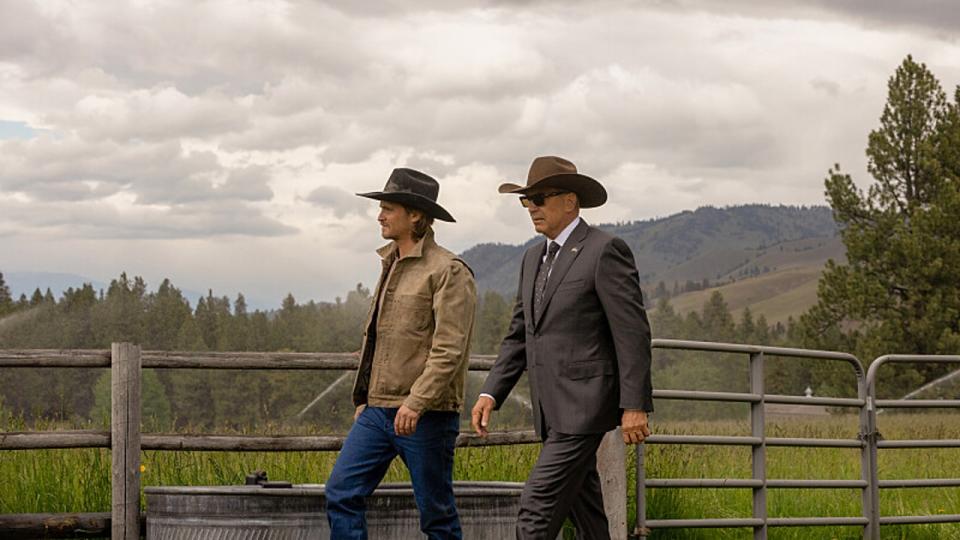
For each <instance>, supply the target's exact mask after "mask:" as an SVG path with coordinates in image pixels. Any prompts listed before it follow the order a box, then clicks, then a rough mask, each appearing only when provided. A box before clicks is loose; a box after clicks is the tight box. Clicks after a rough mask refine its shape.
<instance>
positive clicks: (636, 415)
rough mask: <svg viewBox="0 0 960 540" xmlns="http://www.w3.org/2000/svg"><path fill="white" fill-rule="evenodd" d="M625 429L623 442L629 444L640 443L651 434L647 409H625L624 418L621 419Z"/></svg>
mask: <svg viewBox="0 0 960 540" xmlns="http://www.w3.org/2000/svg"><path fill="white" fill-rule="evenodd" d="M620 426H621V428H622V429H623V442H625V443H627V444H639V443H642V442H643V440H644V439H646V438H647V437H649V436H650V426H649V425H647V413H646V411H640V410H635V409H626V410H624V411H623V418H622V419H621V421H620Z"/></svg>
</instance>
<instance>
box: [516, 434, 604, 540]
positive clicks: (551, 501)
mask: <svg viewBox="0 0 960 540" xmlns="http://www.w3.org/2000/svg"><path fill="white" fill-rule="evenodd" d="M604 435H605V434H604V433H594V434H588V435H569V434H565V433H557V432H555V431H551V430H549V429H547V430H546V438H545V439H544V441H543V449H542V450H541V451H540V457H539V458H537V463H536V464H535V465H534V466H533V470H532V471H531V472H530V477H529V478H528V479H527V482H526V484H525V485H524V488H523V494H522V495H521V496H520V513H519V515H518V516H517V538H518V539H519V540H553V539H555V538H556V537H557V534H558V533H559V532H560V529H561V528H562V527H563V522H564V520H565V519H566V518H567V517H569V518H570V520H571V521H573V525H574V526H575V527H576V529H577V538H578V539H585V540H587V539H588V540H597V539H600V540H609V538H610V530H609V526H608V524H607V516H606V514H605V513H604V510H603V493H602V492H601V489H600V475H599V474H598V473H597V449H598V448H599V447H600V442H601V441H602V440H603V436H604Z"/></svg>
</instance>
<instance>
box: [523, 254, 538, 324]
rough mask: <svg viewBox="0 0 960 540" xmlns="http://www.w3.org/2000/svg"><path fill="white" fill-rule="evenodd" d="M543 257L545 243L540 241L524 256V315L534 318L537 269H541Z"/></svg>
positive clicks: (528, 318)
mask: <svg viewBox="0 0 960 540" xmlns="http://www.w3.org/2000/svg"><path fill="white" fill-rule="evenodd" d="M542 258H543V244H540V243H538V244H537V245H535V246H534V247H532V248H530V249H528V250H527V253H526V255H525V256H524V257H523V284H522V288H521V291H520V293H521V299H522V300H523V317H524V319H525V320H528V321H532V320H533V286H534V283H535V282H536V280H537V270H539V269H540V259H542Z"/></svg>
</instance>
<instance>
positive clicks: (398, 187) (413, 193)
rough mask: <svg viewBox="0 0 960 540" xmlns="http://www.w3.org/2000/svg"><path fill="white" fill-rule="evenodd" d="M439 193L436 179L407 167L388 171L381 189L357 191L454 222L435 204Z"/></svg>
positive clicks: (370, 197) (363, 194) (360, 194)
mask: <svg viewBox="0 0 960 540" xmlns="http://www.w3.org/2000/svg"><path fill="white" fill-rule="evenodd" d="M439 194H440V184H439V183H437V181H436V180H434V179H433V178H431V177H430V176H427V175H426V174H423V173H422V172H420V171H416V170H413V169H407V168H403V167H400V168H397V169H394V170H393V172H392V173H390V178H388V179H387V185H385V186H383V191H371V192H370V193H357V195H359V196H361V197H366V198H368V199H376V200H378V201H388V202H395V203H400V204H402V205H404V206H409V207H410V208H416V209H417V210H421V211H423V212H424V213H426V214H427V215H428V216H430V217H432V218H434V219H439V220H441V221H450V222H456V220H455V219H453V216H451V215H450V213H449V212H447V211H446V210H444V209H443V207H442V206H440V205H439V204H437V195H439Z"/></svg>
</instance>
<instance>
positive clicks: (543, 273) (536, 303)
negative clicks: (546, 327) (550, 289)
mask: <svg viewBox="0 0 960 540" xmlns="http://www.w3.org/2000/svg"><path fill="white" fill-rule="evenodd" d="M558 251H560V244H558V243H556V242H554V241H553V240H551V241H550V243H549V246H548V247H547V260H545V261H543V264H541V265H540V271H538V272H537V281H536V283H535V284H534V293H533V316H534V317H536V318H537V319H539V318H540V313H541V312H542V311H543V293H544V291H546V290H547V277H549V276H550V268H552V267H553V261H554V260H556V258H557V252H558Z"/></svg>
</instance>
